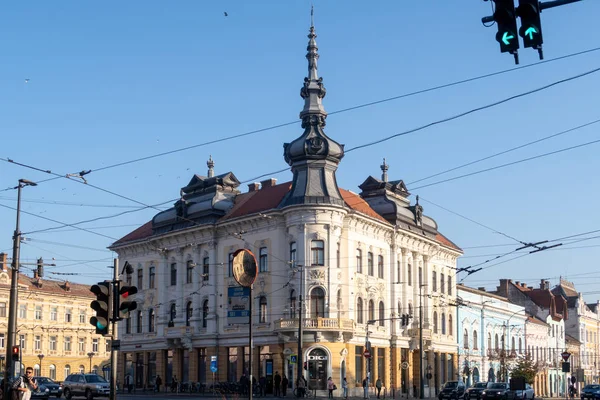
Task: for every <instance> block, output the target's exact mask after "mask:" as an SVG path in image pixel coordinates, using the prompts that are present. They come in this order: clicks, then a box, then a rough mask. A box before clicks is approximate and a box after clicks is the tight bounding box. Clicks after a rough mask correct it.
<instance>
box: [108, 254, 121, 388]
mask: <svg viewBox="0 0 600 400" xmlns="http://www.w3.org/2000/svg"><path fill="white" fill-rule="evenodd" d="M118 268H119V259H118V258H115V259H114V261H113V282H112V283H113V285H112V287H113V290H112V295H113V301H112V302H111V301H109V304H110V306H109V307H111V306H112V307H114V306H115V300H114V299H118V298H119V293H118V290H116V288H117V287H118V283H119V282H120V280H119V273H118ZM111 303H112V304H111ZM112 314H114V315H118V310H115V312H111V311H110V310H109V313H108V315H109V316H110V315H112ZM111 323H112V336H111V340H110V398H109V400H116V398H117V351H116V350H115V346H114V343H115V340H117V321H116V320H115V319H114V318H112V322H111Z"/></svg>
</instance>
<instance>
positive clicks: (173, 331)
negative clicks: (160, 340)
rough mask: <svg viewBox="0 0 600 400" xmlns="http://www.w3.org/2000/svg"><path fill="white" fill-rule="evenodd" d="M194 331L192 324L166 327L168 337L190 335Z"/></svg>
mask: <svg viewBox="0 0 600 400" xmlns="http://www.w3.org/2000/svg"><path fill="white" fill-rule="evenodd" d="M193 333H194V328H193V327H192V326H176V327H171V328H165V336H166V337H168V338H180V337H183V336H190V335H191V334H193Z"/></svg>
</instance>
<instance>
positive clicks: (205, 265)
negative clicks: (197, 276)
mask: <svg viewBox="0 0 600 400" xmlns="http://www.w3.org/2000/svg"><path fill="white" fill-rule="evenodd" d="M209 277H210V258H208V257H204V260H202V280H203V281H207V280H208V278H209Z"/></svg>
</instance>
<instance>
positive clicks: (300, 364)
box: [295, 265, 308, 390]
mask: <svg viewBox="0 0 600 400" xmlns="http://www.w3.org/2000/svg"><path fill="white" fill-rule="evenodd" d="M298 269H299V270H300V292H299V293H298V364H297V367H296V368H298V374H297V375H298V376H297V381H296V386H295V387H296V388H297V387H298V382H300V380H301V379H302V370H303V368H304V356H303V355H302V333H303V328H304V327H303V321H302V312H303V311H304V304H303V294H304V266H303V265H298ZM307 366H308V364H307ZM305 390H308V388H305Z"/></svg>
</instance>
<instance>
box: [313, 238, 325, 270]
mask: <svg viewBox="0 0 600 400" xmlns="http://www.w3.org/2000/svg"><path fill="white" fill-rule="evenodd" d="M310 254H311V257H310V259H311V265H325V242H324V241H322V240H313V241H312V242H311V245H310Z"/></svg>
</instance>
